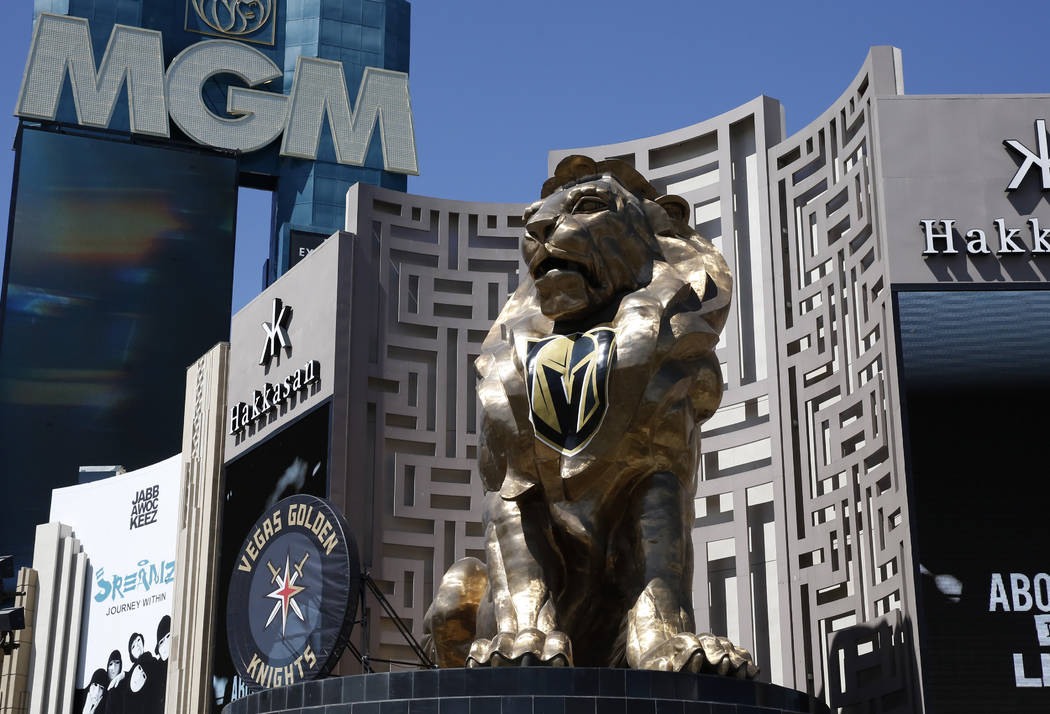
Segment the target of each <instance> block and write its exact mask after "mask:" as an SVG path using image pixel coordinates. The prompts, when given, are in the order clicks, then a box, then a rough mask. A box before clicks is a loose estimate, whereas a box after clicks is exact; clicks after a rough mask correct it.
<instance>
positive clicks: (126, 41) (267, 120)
mask: <svg viewBox="0 0 1050 714" xmlns="http://www.w3.org/2000/svg"><path fill="white" fill-rule="evenodd" d="M94 56H95V55H94V49H93V47H92V45H91V34H90V31H89V27H88V21H87V20H85V19H83V18H79V17H68V16H65V15H52V14H50V13H40V15H39V16H38V17H37V21H36V26H35V27H34V29H33V43H32V46H31V47H30V50H29V59H28V60H27V62H26V70H25V76H24V77H23V79H22V88H21V90H20V91H19V93H18V104H17V105H16V109H15V115H16V116H19V117H23V118H25V119H39V120H45V121H54V120H55V117H56V115H57V113H58V104H59V99H60V97H61V95H62V86H63V83H64V82H65V78H66V77H67V76H68V77H69V83H70V86H71V88H72V90H73V100H74V103H75V108H76V116H77V123H78V124H81V125H83V126H89V127H96V128H101V129H104V128H106V127H108V126H109V123H110V120H111V119H112V117H113V111H114V109H115V108H116V104H117V99H118V98H119V96H120V91H121V88H123V87H124V86H125V85H126V86H127V93H128V112H129V117H130V124H131V131H132V132H133V133H136V134H145V135H149V136H157V137H165V138H167V137H169V136H170V129H169V124H168V118H169V116H170V118H171V120H172V121H174V122H175V124H176V125H177V126H178V127H179V129H181V130H182V131H183V132H185V133H186V135H187V136H189V137H191V138H192V139H193V140H194V141H196V142H197V143H199V144H204V145H205V146H212V147H217V148H221V149H230V150H233V151H241V152H251V151H257V150H259V149H262V148H263V147H264V146H266V145H267V144H269V143H271V142H272V141H274V140H276V139H277V138H278V137H282V135H283V137H282V139H281V148H280V153H281V156H291V157H296V158H300V159H311V160H312V159H316V158H317V148H318V143H319V142H320V139H321V129H322V125H323V123H324V121H325V118H326V117H327V120H328V122H329V128H330V130H331V134H332V141H333V143H334V145H335V154H336V159H337V160H338V162H339V163H341V164H347V165H350V166H362V165H364V163H365V157H366V155H367V153H368V146H369V144H370V143H371V140H372V133H373V131H374V130H375V128H376V126H377V125H378V126H379V132H380V138H381V142H382V147H383V165H384V168H385V169H386V170H387V171H392V172H395V173H402V174H418V173H419V166H418V162H417V160H416V142H415V133H414V130H413V126H412V105H411V100H410V97H409V93H408V75H407V74H405V73H404V72H394V71H391V70H385V69H377V68H375V67H366V68H365V71H364V75H363V76H362V78H361V85H360V87H359V88H358V91H357V101H356V102H354V104H353V108H352V109H351V105H350V96H349V94H348V92H347V87H346V79H345V75H344V74H343V65H342V63H341V62H336V61H333V60H325V59H319V58H316V57H303V56H300V57H298V59H297V61H296V65H295V77H294V80H293V81H292V86H291V91H290V92H289V94H288V95H287V96H286V95H284V94H279V93H277V92H273V91H268V90H266V89H260V88H259V87H263V86H265V85H267V84H269V83H270V82H273V81H274V80H278V79H280V78H281V77H282V74H283V73H282V71H281V68H280V67H278V66H277V65H276V64H275V63H274V62H273V60H271V59H270V58H269V57H267V56H266V55H265V54H263V53H262V52H260V51H259V50H257V49H255V48H254V47H250V46H248V45H245V44H243V43H241V42H238V41H234V40H224V39H223V40H219V39H217V40H204V41H203V42H198V43H196V44H193V45H190V46H189V47H187V48H186V49H185V50H183V51H182V52H180V53H179V54H178V55H177V56H176V57H175V58H174V59H173V60H172V61H171V64H169V65H168V68H167V71H165V69H164V51H163V41H162V37H161V33H160V32H157V31H156V30H147V29H145V28H141V27H127V26H125V25H114V27H113V32H112V33H111V34H110V37H109V43H108V44H107V45H106V52H105V54H104V56H103V57H102V62H101V64H100V66H98V67H97V68H96V66H95V60H94ZM219 74H230V75H233V76H235V77H237V78H238V79H240V80H241V81H243V82H244V83H245V84H246V85H248V86H247V87H230V88H229V92H228V95H227V101H226V108H225V109H226V112H227V113H228V114H229V115H231V117H223V116H217V115H216V114H214V113H213V112H212V111H211V110H210V109H209V108H208V107H207V105H206V104H205V102H204V98H203V96H202V95H201V89H202V88H203V86H204V84H205V82H207V81H208V80H209V79H211V78H212V77H214V76H216V75H219Z"/></svg>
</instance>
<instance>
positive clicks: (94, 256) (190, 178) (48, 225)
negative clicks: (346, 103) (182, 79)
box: [0, 0, 409, 565]
mask: <svg viewBox="0 0 1050 714" xmlns="http://www.w3.org/2000/svg"><path fill="white" fill-rule="evenodd" d="M209 6H210V7H211V8H212V9H213V10H215V9H216V8H219V9H220V11H221V8H224V7H228V6H226V5H224V4H218V3H217V1H216V0H35V5H34V9H35V11H36V13H40V12H48V13H52V14H57V15H68V16H72V17H79V18H85V19H86V20H87V21H88V26H89V28H90V33H91V42H92V49H93V52H94V61H95V65H96V67H98V66H100V65H101V61H102V58H103V55H104V53H105V51H106V47H107V44H108V42H109V39H110V34H111V32H112V31H113V27H114V25H116V24H121V25H128V26H133V27H142V28H146V29H150V30H156V31H159V32H160V33H161V35H162V37H163V43H164V44H163V51H164V64H165V66H167V65H168V64H169V63H170V62H171V61H172V59H173V58H174V57H176V56H177V55H178V54H179V53H180V52H182V51H183V50H185V49H186V48H187V47H189V46H190V45H193V44H196V43H198V42H201V41H204V40H208V39H214V38H216V37H219V38H222V39H227V40H229V39H233V40H243V41H246V42H249V43H251V46H252V47H253V48H255V49H257V50H259V51H261V52H262V53H264V54H265V55H267V56H268V57H269V58H270V59H271V60H272V61H273V62H274V63H275V64H276V65H277V66H278V67H280V68H282V69H283V80H280V81H274V82H272V83H271V84H270V85H267V86H266V87H265V88H266V89H270V90H272V91H277V92H281V93H283V94H286V95H287V94H288V93H289V92H290V89H291V86H292V83H293V80H294V77H295V69H296V62H297V59H298V58H299V57H300V56H304V57H318V58H321V59H328V60H337V61H340V62H341V63H342V66H343V70H344V73H345V79H346V84H347V89H348V93H349V96H350V100H351V102H354V101H355V99H356V96H357V90H358V87H359V85H360V83H361V79H362V75H363V73H364V70H365V68H366V67H377V68H382V69H389V70H395V71H399V72H406V73H407V71H408V63H409V4H408V2H407V1H406V0H239V4H238V3H237V2H235V3H234V4H233V7H234V8H235V9H238V8H239V9H240V11H241V12H242V14H241V15H240V16H241V17H242V18H243V17H245V16H247V17H252V16H257V17H261V18H265V20H266V21H265V22H263V23H261V24H262V26H261V29H259V30H258V31H257V32H254V33H252V34H249V35H242V36H231V35H230V34H229V33H225V34H224V33H223V32H215V31H212V27H211V24H209V22H208V20H207V18H206V17H205V16H204V15H203V14H202V12H201V8H202V7H206V8H207V7H209ZM212 19H213V22H214V18H212ZM220 29H222V28H220ZM236 29H238V28H234V30H236ZM236 81H238V80H237V79H236V78H234V77H233V76H232V75H228V74H227V75H219V76H217V77H215V78H213V79H211V80H209V81H208V83H206V84H205V86H204V89H203V96H204V99H205V103H206V104H207V105H208V106H209V108H210V109H211V110H212V112H213V113H215V114H217V115H222V114H223V113H224V109H225V106H226V100H227V91H226V90H227V86H228V83H230V82H236ZM56 118H57V120H58V121H59V122H61V123H62V124H64V125H69V127H70V128H69V130H68V131H66V129H65V128H63V130H62V132H57V133H56V132H53V131H37V130H36V128H37V127H36V126H35V125H36V122H28V123H26V124H24V126H25V127H26V128H25V131H24V132H23V135H24V136H25V137H27V138H26V140H25V141H22V140H21V139H20V140H19V147H20V148H19V155H18V159H17V162H16V163H17V166H18V167H19V168H16V181H15V185H16V189H15V192H14V195H13V198H12V204H13V213H12V215H13V217H14V220H13V222H12V225H11V227H10V229H9V235H8V237H7V239H8V249H7V258H8V265H7V266H6V269H5V274H4V284H3V290H2V292H0V476H2V477H3V478H4V479H5V480H8V482H9V483H11V482H13V481H15V480H17V479H23V483H24V484H29V485H27V486H25V487H24V488H21V489H20V493H19V495H18V498H17V500H18V502H19V505H20V515H19V517H18V518H17V519H7V521H5V522H3V523H0V544H2V545H3V548H2V549H3V552H5V553H7V552H10V553H14V554H15V555H16V557H17V560H18V563H19V565H27V564H28V563H29V559H30V554H31V549H32V542H33V527H34V526H35V524H37V523H41V522H45V521H46V520H47V511H48V500H49V493H50V489H51V488H55V487H59V486H65V485H69V484H71V483H74V482H75V481H76V478H77V469H76V467H77V466H78V465H88V464H116V463H119V464H123V465H125V466H127V467H129V468H137V467H140V466H143V465H146V464H148V463H151V462H154V461H158V460H160V459H162V458H165V457H168V456H170V455H171V454H172V453H174V452H175V451H177V450H178V448H179V444H180V443H181V433H182V432H181V420H182V401H183V396H184V391H183V390H184V388H183V385H184V380H185V369H186V367H187V365H188V364H190V363H191V362H192V361H193V360H194V359H196V358H197V357H198V356H199V355H201V354H202V353H203V352H204V351H206V350H207V349H208V348H209V347H210V346H211V345H213V344H215V342H217V341H220V340H226V339H228V338H229V320H230V291H231V284H232V277H233V276H232V262H233V245H232V243H233V233H234V231H233V229H234V219H235V216H236V207H237V190H236V188H237V185H241V186H250V187H254V188H263V189H268V190H271V191H272V192H273V213H272V223H271V235H270V237H269V241H270V260H269V262H268V267H267V275H266V279H267V282H272V281H273V280H275V279H276V278H277V277H278V276H279V275H281V274H282V273H284V272H285V271H286V270H287V269H288V268H289V267H290V265H291V263H290V252H291V251H290V242H291V241H292V237H293V236H296V237H297V238H298V240H299V242H303V241H304V240H305V241H306V243H310V241H311V240H317V239H319V237H322V236H328V235H330V234H331V233H333V232H335V231H337V230H340V229H342V228H343V222H344V213H345V208H344V197H345V195H346V191H347V189H348V188H349V187H350V186H351V185H352V184H354V183H357V182H362V183H371V184H376V185H380V186H384V187H387V188H391V189H395V190H401V191H403V190H405V188H406V181H407V179H406V177H405V176H404V175H401V174H396V173H391V172H387V171H385V170H383V156H382V148H381V139H380V131H379V130H378V129H376V130H375V131H374V132H373V134H372V141H371V144H370V147H369V150H368V153H367V158H366V161H365V165H364V166H360V167H357V166H348V165H343V164H340V163H338V162H337V161H336V158H335V151H334V147H333V145H332V138H331V135H330V130H329V127H328V123H327V122H323V123H322V133H321V137H320V144H319V148H318V157H317V159H316V160H306V159H297V158H289V157H282V156H280V155H279V149H280V146H279V144H280V140H277V141H274V142H272V143H271V144H270V145H269V146H267V147H265V148H263V149H261V150H259V151H256V152H252V153H245V154H241V155H235V154H233V153H231V152H228V151H215V150H213V149H209V148H207V147H203V146H197V145H195V144H193V142H192V140H191V139H190V138H189V137H188V136H187V135H185V134H183V133H182V132H181V131H180V129H179V128H178V127H177V126H176V125H175V123H174V122H171V123H170V131H171V141H170V142H168V143H170V144H172V146H171V147H167V146H164V144H165V143H166V142H165V140H164V139H155V138H152V137H150V138H141V137H138V136H136V137H131V135H130V126H129V115H128V97H127V90H126V88H125V89H122V90H121V94H120V96H119V99H118V101H117V105H116V108H115V110H114V111H113V114H112V118H111V120H110V123H109V125H108V131H105V132H99V131H96V130H88V131H83V132H82V131H80V130H78V129H73V128H72V127H73V126H75V125H76V124H77V116H76V110H75V103H74V99H73V93H72V90H71V88H70V83H69V79H68V78H67V79H66V80H65V85H64V87H63V90H62V96H61V99H60V102H59V110H58V115H57V117H56ZM45 124H46V122H45ZM44 128H45V129H54V128H55V127H53V126H47V127H44ZM63 133H68V134H83V135H81V136H75V137H74V136H63V135H62V134H63ZM129 137H130V140H129ZM58 145H62V146H69V145H73V146H75V147H76V151H77V157H79V160H81V163H80V164H76V165H75V167H74V168H69V167H70V166H71V164H70V163H69V162H70V161H72V160H73V159H74V158H77V157H71V156H65V155H64V154H63V153H62V152H61V151H58V152H56V151H55V150H53V149H49V151H45V149H44V148H41V147H42V146H43V147H53V146H58ZM169 148H170V149H171V150H169ZM187 148H188V149H189V151H185V149H187ZM125 154H127V155H133V156H134V159H133V160H132V159H127V160H124V159H121V161H117V159H113V158H112V157H114V156H117V157H118V158H119V157H124V156H125ZM56 157H57V158H56ZM62 167H65V169H67V171H66V173H65V174H63V173H62V172H61V171H58V169H59V168H62ZM218 167H221V170H220V168H218ZM49 168H50V169H53V170H52V171H51V173H48V172H47V171H46V170H45V169H49ZM19 171H20V172H21V178H20V179H19ZM56 171H57V173H56ZM67 174H68V176H67ZM66 178H68V179H69V181H66V182H65V183H64V182H63V181H64V179H66ZM73 179H76V180H79V181H80V183H75V182H74V181H73ZM70 182H72V183H70ZM66 183H70V186H69V187H67V186H66ZM61 189H65V193H62V194H61V196H60V197H58V198H56V197H55V195H54V194H55V192H56V191H59V190H61ZM157 196H161V197H162V198H163V201H161V202H160V203H157V202H158V201H159V200H160V199H157ZM154 204H157V205H156V206H154ZM99 206H107V207H110V209H107V210H104V211H100V210H96V209H98V207H99ZM147 209H149V210H147ZM150 211H152V212H150ZM147 213H148V215H146V214H147ZM56 216H57V217H64V218H66V219H68V220H66V221H65V223H63V224H61V225H58V224H57V223H56V220H57V219H56ZM172 216H174V218H173V217H172ZM187 216H189V217H191V218H193V220H192V221H190V220H189V219H188V218H187ZM147 219H148V220H147ZM169 219H170V220H169ZM176 219H177V220H176ZM165 221H168V222H165ZM169 224H171V225H169ZM146 239H151V240H153V243H150V244H149V245H150V246H154V247H148V246H147V247H146V248H142V247H141V246H140V244H141V243H142V242H143V241H144V240H146ZM257 239H262V236H259V237H258V238H257ZM92 240H93V241H94V242H90V241H92ZM56 242H60V243H61V250H58V249H57V248H53V244H55V243H56ZM154 244H155V245H154ZM156 246H160V247H156ZM140 248H141V250H139V249H140ZM136 250H139V252H138V253H136V252H135V251H136ZM140 253H141V254H140ZM56 256H57V257H56ZM69 256H72V257H69ZM85 256H86V257H85ZM100 256H101V257H100ZM172 256H174V257H172ZM129 266H130V267H129ZM187 285H193V286H194V287H193V290H192V292H193V293H195V294H199V295H202V296H206V298H207V299H204V300H203V302H202V301H190V303H192V305H191V304H190V303H187V301H186V298H185V295H182V297H180V294H182V293H183V292H184V290H185V286H187ZM113 295H117V296H118V297H119V303H120V307H119V309H118V308H116V307H112V305H111V303H113V302H114V301H115V300H116V298H113V297H112V296H113ZM41 296H43V297H41ZM107 299H108V300H109V301H110V302H105V300H107ZM103 303H104V304H105V305H106V306H108V307H107V309H108V310H109V312H106V311H105V310H103V309H102V308H99V307H98V305H100V304H103ZM56 305H57V306H60V307H61V306H66V307H63V308H62V309H63V310H64V312H62V311H59V312H61V314H58V313H57V312H56V311H57V310H58V308H57V307H55V306H56ZM70 305H72V306H87V307H81V308H80V309H81V310H82V312H83V315H80V317H79V318H77V319H74V318H71V317H69V315H68V314H67V313H69V311H70V309H71V308H68V306H70ZM92 305H94V306H95V307H91V306H92ZM180 305H181V306H183V307H190V306H192V308H193V309H192V310H180V309H179V308H180ZM67 308H68V309H67ZM165 309H170V310H172V311H174V312H175V313H176V315H175V316H168V317H164V315H166V313H164V310H165ZM84 315H89V316H94V317H99V316H101V318H102V319H101V323H100V324H97V325H96V324H95V323H94V322H92V323H90V324H91V325H94V327H93V328H92V329H93V330H94V333H92V334H91V335H88V336H85V335H83V334H82V333H83V332H84V330H85V329H87V328H86V327H84V325H87V324H89V323H88V322H85V320H86V318H84ZM158 315H160V316H161V317H158ZM106 316H109V317H110V318H112V319H109V320H108V322H107V319H106ZM129 316H130V317H129ZM176 318H177V319H176ZM96 322H98V321H97V320H96ZM102 323H104V324H102ZM78 325H79V326H80V331H79V332H78V331H77V328H78ZM164 326H167V328H168V332H167V333H163V334H154V332H157V331H162V328H163V327H164ZM121 329H124V333H121V334H123V337H122V338H121V336H120V335H116V332H119V331H120V330H121ZM125 333H126V334H125ZM99 334H102V335H104V336H109V337H112V339H108V338H107V339H100V338H99V337H98V335H99ZM114 335H115V336H114ZM142 335H148V336H149V338H150V339H149V340H145V339H144V338H143V337H142ZM118 338H119V339H118ZM81 340H83V341H88V342H90V343H91V344H92V345H94V346H95V349H94V352H91V353H90V354H86V353H85V350H83V349H79V350H78V341H81ZM136 340H137V341H136ZM140 343H141V344H140ZM136 350H137V351H136ZM96 353H97V354H96ZM56 356H61V358H62V359H61V361H60V362H61V363H60V364H57V366H56V365H52V364H51V363H52V362H54V361H55V359H56ZM85 375H86V376H85ZM147 376H148V379H146V377H147ZM114 385H117V386H114ZM127 385H133V386H134V389H132V388H128V389H125V390H124V391H121V389H122V388H123V387H127ZM118 387H120V388H118ZM125 392H126V394H125ZM158 415H162V416H158ZM58 434H61V435H62V436H61V437H58V436H57V435H58ZM56 441H64V443H65V447H64V448H63V449H60V450H53V449H52V450H48V449H46V448H41V447H40V446H39V444H40V443H53V442H56ZM16 445H17V448H16ZM30 477H31V478H30ZM30 485H31V487H30Z"/></svg>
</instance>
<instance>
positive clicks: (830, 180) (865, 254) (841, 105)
mask: <svg viewBox="0 0 1050 714" xmlns="http://www.w3.org/2000/svg"><path fill="white" fill-rule="evenodd" d="M899 66H900V57H899V51H898V50H895V49H893V48H888V47H878V48H873V49H872V51H871V53H870V54H869V55H868V58H867V61H866V62H865V64H864V66H863V68H862V69H861V71H860V72H859V73H858V75H857V76H856V78H855V79H854V80H853V82H852V83H851V84H850V86H849V88H848V89H847V90H846V92H845V93H844V94H843V95H842V96H841V97H840V98H839V99H838V100H837V101H836V102H835V103H834V104H833V105H832V106H831V107H830V108H829V109H828V110H827V111H826V112H825V113H824V114H823V115H822V116H821V117H819V118H818V119H817V120H815V121H814V122H812V123H811V124H810V125H809V126H807V127H806V128H805V129H803V130H801V131H800V132H798V133H797V134H795V135H794V136H792V137H790V138H789V139H787V140H786V141H784V142H783V143H781V144H778V145H777V146H775V147H773V149H771V150H770V152H769V169H770V176H771V179H770V193H771V200H772V202H773V204H774V206H775V210H774V211H773V215H772V224H773V235H774V236H775V238H776V240H775V245H776V246H777V248H778V249H777V250H776V251H775V254H776V255H777V256H778V258H779V260H778V263H777V265H776V266H775V270H774V282H773V284H774V289H775V291H776V293H777V296H778V299H777V301H776V304H777V306H778V308H777V310H778V314H777V321H778V328H779V334H778V340H777V342H778V361H779V371H780V380H781V387H780V395H781V403H782V405H783V409H784V415H783V421H782V423H783V425H784V431H783V453H784V456H785V464H786V469H785V484H786V487H787V504H788V523H787V527H788V530H789V559H788V570H789V572H790V576H791V577H790V590H791V609H792V613H793V617H792V622H793V633H792V634H793V638H792V639H793V640H794V643H793V644H794V648H795V650H796V653H797V655H798V656H799V657H798V660H799V662H798V663H799V665H800V670H799V672H798V673H797V675H796V681H795V683H794V684H795V686H797V687H798V688H800V689H804V690H808V691H809V692H810V693H812V694H815V695H817V696H821V697H824V698H825V699H827V700H828V701H829V702H830V703H831V704H832V705H833V706H839V707H850V706H853V705H863V706H864V710H865V711H872V712H891V711H901V712H903V711H912V710H913V708H914V701H913V700H914V698H915V697H917V691H916V690H915V686H914V684H915V676H914V671H915V649H914V642H913V640H914V622H913V620H912V617H913V614H914V612H915V609H914V593H913V582H912V574H911V553H910V548H911V544H910V535H909V534H910V527H909V523H908V506H907V487H906V482H905V480H904V476H903V474H904V470H903V463H902V462H901V460H900V458H901V449H900V444H901V441H900V431H899V420H898V416H897V415H899V412H900V409H899V404H898V397H897V390H896V386H895V384H896V375H895V372H896V365H895V356H894V355H895V348H894V338H893V323H892V309H891V298H890V290H889V283H888V278H887V272H886V263H885V245H886V244H885V239H884V237H883V236H882V235H880V230H879V225H878V219H877V206H876V201H877V196H876V195H875V193H874V191H873V185H874V184H875V181H874V172H875V170H876V167H875V166H874V165H873V163H874V162H873V158H872V157H873V154H875V153H876V151H875V145H874V144H875V138H874V133H873V126H874V122H873V119H872V111H873V106H874V100H873V98H874V97H875V96H877V95H880V94H881V95H886V94H899V93H902V91H903V90H902V88H901V87H900V80H899V75H898V74H897V68H899ZM858 711H859V710H858Z"/></svg>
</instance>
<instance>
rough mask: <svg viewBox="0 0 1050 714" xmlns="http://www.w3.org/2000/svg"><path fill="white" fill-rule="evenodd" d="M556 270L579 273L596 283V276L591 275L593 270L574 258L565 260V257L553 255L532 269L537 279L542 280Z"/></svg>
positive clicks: (585, 278) (590, 281) (589, 281)
mask: <svg viewBox="0 0 1050 714" xmlns="http://www.w3.org/2000/svg"><path fill="white" fill-rule="evenodd" d="M555 270H561V271H564V272H572V273H579V274H580V275H581V276H582V277H583V279H584V280H586V281H587V282H588V283H591V284H592V285H593V284H594V276H593V275H591V271H590V270H589V269H588V268H587V266H586V265H584V264H583V263H577V262H575V261H572V260H565V259H564V258H555V257H553V256H551V257H549V258H545V259H544V260H543V261H542V262H541V263H540V264H539V265H537V266H536V269H535V270H533V271H532V275H533V278H535V279H536V280H540V279H541V278H544V277H546V276H547V275H548V274H549V273H551V272H552V271H555Z"/></svg>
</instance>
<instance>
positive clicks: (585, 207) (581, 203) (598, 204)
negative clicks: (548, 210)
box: [572, 196, 609, 213]
mask: <svg viewBox="0 0 1050 714" xmlns="http://www.w3.org/2000/svg"><path fill="white" fill-rule="evenodd" d="M608 208H609V204H607V203H606V202H605V201H603V200H602V199H600V198H598V197H597V196H584V197H582V198H581V199H580V200H578V201H577V202H576V205H575V206H573V207H572V212H573V213H598V212H599V211H604V210H606V209H608Z"/></svg>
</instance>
